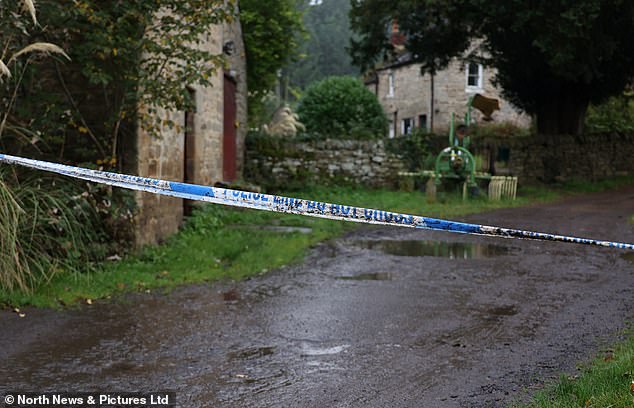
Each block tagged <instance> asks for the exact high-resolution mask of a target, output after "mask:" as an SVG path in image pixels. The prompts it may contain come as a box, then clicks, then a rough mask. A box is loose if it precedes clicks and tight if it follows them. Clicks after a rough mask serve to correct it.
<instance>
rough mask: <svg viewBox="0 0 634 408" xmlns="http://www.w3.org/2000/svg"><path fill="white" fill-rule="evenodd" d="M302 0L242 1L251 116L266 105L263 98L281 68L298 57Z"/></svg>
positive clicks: (301, 27)
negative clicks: (263, 104) (300, 5)
mask: <svg viewBox="0 0 634 408" xmlns="http://www.w3.org/2000/svg"><path fill="white" fill-rule="evenodd" d="M299 1H301V0H271V1H262V0H241V1H240V22H241V23H242V32H243V37H244V45H245V48H246V54H247V83H248V86H249V101H248V103H249V116H250V117H255V116H258V112H259V111H261V110H262V109H263V106H262V100H263V98H264V97H265V96H266V94H267V93H268V92H270V91H271V90H272V89H273V88H274V86H275V84H276V82H277V75H278V72H279V70H280V69H282V68H283V67H284V66H286V65H287V64H288V63H289V62H290V61H292V60H293V59H295V58H297V57H298V52H297V48H298V44H299V43H298V36H299V35H301V34H302V33H303V24H302V13H301V11H300V9H299V6H298V2H299Z"/></svg>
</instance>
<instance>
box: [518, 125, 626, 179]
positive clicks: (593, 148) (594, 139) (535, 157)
mask: <svg viewBox="0 0 634 408" xmlns="http://www.w3.org/2000/svg"><path fill="white" fill-rule="evenodd" d="M507 145H508V148H509V153H510V156H509V162H508V166H509V171H510V172H511V173H512V174H515V175H518V176H519V178H520V179H519V182H520V184H521V183H525V184H526V183H534V182H546V183H551V182H559V181H569V180H573V179H581V180H588V181H596V180H599V179H602V178H606V177H612V176H623V175H631V174H634V135H624V134H617V133H610V134H601V135H588V136H580V137H574V136H553V137H547V138H544V139H542V140H536V139H534V138H523V140H517V141H513V140H511V141H510V142H508V143H507Z"/></svg>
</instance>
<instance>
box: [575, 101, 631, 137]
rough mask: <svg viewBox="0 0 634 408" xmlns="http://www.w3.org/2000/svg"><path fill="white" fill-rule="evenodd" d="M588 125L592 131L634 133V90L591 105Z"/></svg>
mask: <svg viewBox="0 0 634 408" xmlns="http://www.w3.org/2000/svg"><path fill="white" fill-rule="evenodd" d="M586 126H587V129H588V131H589V132H591V133H605V132H619V133H634V92H625V93H623V94H622V95H621V96H615V97H612V98H610V99H608V100H607V101H606V102H604V103H602V104H600V105H596V106H595V105H591V106H590V108H589V109H588V116H587V117H586Z"/></svg>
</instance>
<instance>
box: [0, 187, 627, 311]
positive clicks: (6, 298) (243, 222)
mask: <svg viewBox="0 0 634 408" xmlns="http://www.w3.org/2000/svg"><path fill="white" fill-rule="evenodd" d="M632 182H634V179H632V178H624V179H620V180H618V181H613V182H611V183H607V184H605V185H603V187H601V188H606V187H614V186H618V185H622V184H627V183H632ZM589 188H591V187H590V186H588V185H586V184H584V183H581V184H579V183H577V184H575V185H572V186H564V187H559V188H556V189H551V188H529V187H525V188H523V189H522V190H521V194H520V195H519V196H518V199H517V200H516V201H508V200H507V201H488V200H485V199H480V200H470V201H462V200H461V199H460V198H458V197H453V198H450V199H449V201H447V202H445V203H428V202H427V199H426V197H425V194H424V193H421V192H418V191H415V192H394V191H387V190H367V189H360V188H359V189H355V188H334V189H332V188H319V187H312V188H306V189H305V190H303V191H296V192H292V193H291V192H289V193H287V194H286V195H289V196H293V197H300V198H306V199H313V200H319V201H325V202H333V203H341V204H346V205H355V206H360V207H370V208H378V209H385V210H390V211H396V212H403V213H410V214H421V215H426V216H431V217H441V218H449V219H451V218H457V217H460V216H463V215H467V214H472V213H477V212H483V211H489V210H494V209H498V208H503V207H516V206H523V205H528V204H532V203H537V202H544V201H552V200H554V199H556V198H558V197H561V196H562V194H565V193H569V192H574V191H587V190H588V189H589ZM355 225H357V224H353V223H343V222H339V221H330V220H324V219H319V218H309V217H303V216H296V215H289V214H278V213H270V212H265V211H257V210H245V209H236V208H231V207H225V206H218V205H207V206H204V207H201V208H200V209H199V210H198V211H197V212H196V213H195V214H194V216H193V217H192V218H191V219H190V220H189V222H188V223H187V225H186V226H185V227H184V228H183V230H182V231H181V232H180V233H178V234H177V235H175V236H173V237H172V238H171V239H169V240H168V242H167V243H166V244H164V245H161V246H158V247H150V248H146V249H145V250H143V251H142V252H141V253H140V254H138V255H136V256H130V257H127V258H126V259H124V260H123V261H120V262H113V263H105V264H103V265H102V267H101V268H99V269H98V270H96V271H88V272H84V273H79V272H76V271H75V272H66V273H61V274H58V275H57V276H56V277H55V278H53V279H52V280H51V281H50V282H49V283H48V284H47V285H42V286H40V287H38V288H37V289H36V290H35V291H34V292H32V293H28V292H26V291H21V290H14V291H7V290H4V291H0V303H3V304H5V305H8V306H19V305H25V304H31V305H35V306H42V307H59V306H60V305H71V304H74V303H77V302H82V301H85V300H86V299H98V298H106V297H109V296H113V295H116V294H120V293H124V292H131V291H145V290H152V289H154V288H171V287H175V286H178V285H182V284H187V283H198V282H206V281H213V280H217V279H241V278H244V277H247V276H252V275H256V274H259V273H262V272H265V271H268V270H271V269H274V268H278V267H280V266H282V265H288V264H291V263H294V262H298V261H300V260H301V259H302V258H303V256H304V254H305V253H306V251H307V249H308V248H310V247H311V246H313V245H315V244H316V243H318V242H321V241H324V240H327V239H330V238H333V237H336V236H339V235H341V234H342V233H343V232H345V231H346V230H349V229H351V228H354V226H355ZM269 226H294V227H303V228H310V229H311V230H312V232H311V233H310V234H306V233H302V232H299V231H295V232H288V231H287V232H283V231H279V230H272V229H267V228H266V227H269Z"/></svg>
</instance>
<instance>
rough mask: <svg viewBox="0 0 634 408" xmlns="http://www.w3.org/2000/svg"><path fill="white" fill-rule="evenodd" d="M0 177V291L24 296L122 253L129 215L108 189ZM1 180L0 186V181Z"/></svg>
mask: <svg viewBox="0 0 634 408" xmlns="http://www.w3.org/2000/svg"><path fill="white" fill-rule="evenodd" d="M23 178H24V181H22V182H19V183H18V182H17V181H16V180H15V179H14V178H10V177H7V176H6V175H2V177H0V249H1V251H0V288H2V289H4V290H7V291H14V290H20V291H23V292H30V291H31V290H33V289H36V288H38V287H39V286H40V285H42V284H45V283H47V282H48V281H50V279H52V278H53V276H54V275H56V274H57V273H60V272H69V271H72V272H80V271H82V270H85V269H86V268H88V267H89V265H90V263H91V262H93V261H97V260H103V259H104V258H105V257H106V255H108V254H109V253H110V252H111V251H113V250H115V249H121V248H122V247H124V243H125V242H127V241H128V239H129V237H127V236H125V235H122V231H123V232H125V231H130V228H129V225H128V226H126V225H124V224H130V223H131V222H132V214H131V213H129V212H128V211H127V210H125V208H126V207H127V205H121V204H120V203H119V202H118V201H117V200H116V199H114V198H113V197H112V192H111V189H108V188H103V187H93V186H91V185H88V184H86V185H85V186H82V184H81V183H73V182H68V180H63V179H60V178H58V177H34V176H32V175H31V176H27V177H23ZM3 180H4V181H3Z"/></svg>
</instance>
